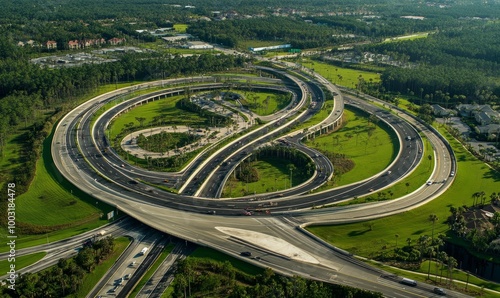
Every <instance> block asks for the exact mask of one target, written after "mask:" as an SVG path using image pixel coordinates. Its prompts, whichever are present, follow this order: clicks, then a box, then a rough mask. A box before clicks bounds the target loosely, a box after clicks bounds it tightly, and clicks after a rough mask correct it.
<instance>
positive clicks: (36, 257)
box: [0, 252, 47, 274]
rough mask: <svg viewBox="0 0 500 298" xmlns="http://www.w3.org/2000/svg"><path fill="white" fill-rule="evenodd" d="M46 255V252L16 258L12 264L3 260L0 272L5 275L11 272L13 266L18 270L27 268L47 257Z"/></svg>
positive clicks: (0, 263) (0, 264)
mask: <svg viewBox="0 0 500 298" xmlns="http://www.w3.org/2000/svg"><path fill="white" fill-rule="evenodd" d="M46 254H47V253H46V252H37V253H34V254H31V255H26V256H21V257H15V258H16V260H15V261H14V262H12V263H10V262H9V261H8V260H2V261H0V272H2V274H5V273H6V272H8V271H9V270H10V265H12V264H14V265H15V266H16V270H19V269H22V268H24V267H26V266H29V265H31V264H34V263H36V262H38V261H40V260H41V259H42V258H43V257H45V255H46Z"/></svg>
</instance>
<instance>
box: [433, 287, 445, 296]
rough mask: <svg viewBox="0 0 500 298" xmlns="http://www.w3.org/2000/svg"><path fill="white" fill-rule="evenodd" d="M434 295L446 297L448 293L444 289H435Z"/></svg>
mask: <svg viewBox="0 0 500 298" xmlns="http://www.w3.org/2000/svg"><path fill="white" fill-rule="evenodd" d="M434 293H436V294H438V295H442V296H444V295H446V291H445V290H443V289H442V288H434Z"/></svg>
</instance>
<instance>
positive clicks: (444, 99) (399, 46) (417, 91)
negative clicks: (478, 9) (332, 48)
mask: <svg viewBox="0 0 500 298" xmlns="http://www.w3.org/2000/svg"><path fill="white" fill-rule="evenodd" d="M358 50H360V51H363V50H367V51H371V52H377V53H382V54H388V55H391V56H398V57H401V55H404V56H405V57H407V58H406V59H408V60H409V61H410V62H413V63H414V64H415V65H416V66H415V67H408V68H403V67H388V68H386V69H385V71H384V72H383V74H382V77H381V79H382V86H383V89H384V90H386V91H391V92H400V93H403V94H408V95H414V96H416V97H419V98H420V103H422V102H429V103H439V104H442V105H443V106H448V105H450V106H452V105H456V104H458V103H471V102H476V103H479V104H485V103H492V104H493V105H496V104H499V103H500V83H499V82H498V79H497V78H498V77H499V76H500V68H499V60H498V53H499V52H500V24H498V23H488V24H484V25H481V26H476V27H472V28H471V27H465V28H454V29H448V30H444V31H441V32H438V33H435V34H431V35H429V36H428V37H427V38H421V39H417V40H413V41H400V42H389V43H379V44H375V45H369V46H364V47H361V48H360V49H358Z"/></svg>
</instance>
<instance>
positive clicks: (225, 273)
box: [172, 258, 382, 298]
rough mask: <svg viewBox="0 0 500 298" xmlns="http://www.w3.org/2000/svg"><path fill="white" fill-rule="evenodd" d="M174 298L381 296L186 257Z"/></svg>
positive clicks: (369, 297)
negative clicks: (250, 271) (210, 297)
mask: <svg viewBox="0 0 500 298" xmlns="http://www.w3.org/2000/svg"><path fill="white" fill-rule="evenodd" d="M172 295H173V297H186V296H188V295H189V296H190V297H193V296H194V297H204V296H207V295H208V296H213V297H230V298H246V297H284V298H288V297H289V298H316V297H318V298H319V297H352V298H361V297H363V298H372V297H373V298H376V297H382V294H381V293H376V292H371V291H364V290H360V289H355V288H352V287H349V286H343V285H335V284H327V283H322V282H318V281H312V280H307V279H304V278H302V277H298V276H294V277H285V276H281V275H277V274H275V273H274V272H273V271H272V270H271V269H269V268H268V269H266V270H265V271H264V272H263V273H262V274H259V275H257V276H253V275H248V274H245V273H242V272H241V271H239V270H236V269H235V268H234V267H233V266H232V265H231V263H230V262H228V261H225V262H216V261H210V260H204V259H192V258H187V259H184V260H182V261H180V262H179V265H178V270H177V272H176V276H175V282H174V292H173V294H172Z"/></svg>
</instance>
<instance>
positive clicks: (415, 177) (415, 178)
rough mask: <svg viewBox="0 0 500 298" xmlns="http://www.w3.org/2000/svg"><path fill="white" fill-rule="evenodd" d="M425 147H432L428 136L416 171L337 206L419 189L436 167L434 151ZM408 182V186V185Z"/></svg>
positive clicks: (382, 198)
mask: <svg viewBox="0 0 500 298" xmlns="http://www.w3.org/2000/svg"><path fill="white" fill-rule="evenodd" d="M425 148H430V143H429V141H428V140H427V139H426V138H424V151H423V156H424V158H423V160H422V161H421V162H420V164H419V165H418V166H417V168H416V169H415V171H413V172H412V173H411V174H410V176H408V177H407V178H405V179H403V180H402V181H400V182H398V183H396V184H394V185H392V186H391V187H389V188H386V189H384V190H382V191H379V192H375V193H372V194H370V195H369V196H364V197H361V198H356V199H353V200H350V201H347V202H345V203H340V204H337V205H336V206H345V205H353V204H362V203H366V202H373V201H381V200H387V199H395V198H399V197H402V196H404V195H406V194H408V193H411V192H413V191H415V190H417V189H418V188H420V187H421V186H422V185H424V184H425V183H426V182H427V181H428V180H429V177H430V175H431V173H432V171H433V169H434V151H432V150H429V149H425ZM429 155H430V156H431V159H429ZM407 183H408V186H407V185H406V184H407ZM391 194H392V195H391Z"/></svg>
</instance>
